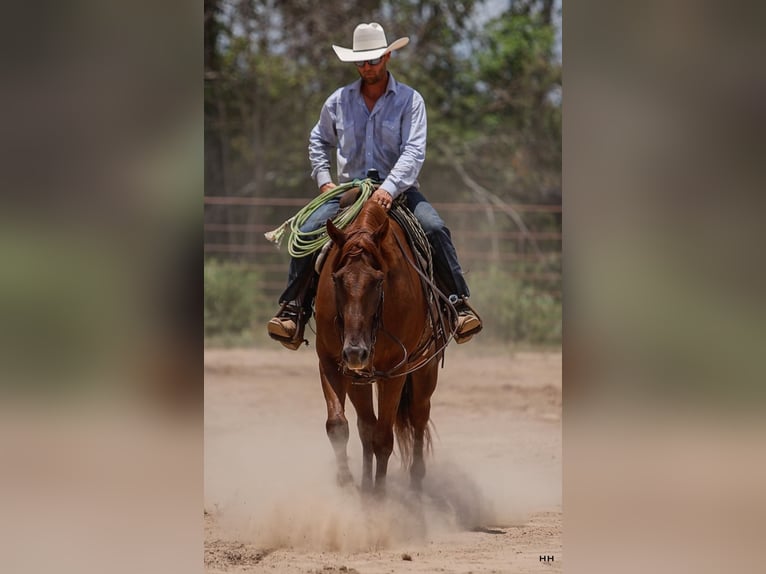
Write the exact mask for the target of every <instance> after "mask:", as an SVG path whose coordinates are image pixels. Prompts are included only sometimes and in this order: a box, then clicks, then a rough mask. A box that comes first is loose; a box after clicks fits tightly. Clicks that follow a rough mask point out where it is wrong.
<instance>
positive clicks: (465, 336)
mask: <svg viewBox="0 0 766 574" xmlns="http://www.w3.org/2000/svg"><path fill="white" fill-rule="evenodd" d="M456 299H457V300H456V301H452V296H451V297H450V303H452V304H453V306H454V307H455V311H457V313H458V315H457V317H456V319H455V320H456V321H457V322H459V321H460V311H461V309H465V308H467V309H468V310H469V311H470V312H471V314H472V315H473V316H474V317H475V318H476V320H477V321H478V324H477V325H476V326H474V327H472V328H470V329H469V330H467V331H465V332H464V333H457V332H455V342H456V343H457V344H458V345H462V344H463V343H467V342H468V341H470V340H471V339H472V338H473V336H474V335H476V334H477V333H479V332H480V331H481V330H482V329H483V328H484V325H483V323H482V320H481V317H480V316H479V314H478V313H477V312H476V309H474V308H473V307H472V306H471V304H470V303H468V299H467V298H466V297H461V298H459V299H458V298H456Z"/></svg>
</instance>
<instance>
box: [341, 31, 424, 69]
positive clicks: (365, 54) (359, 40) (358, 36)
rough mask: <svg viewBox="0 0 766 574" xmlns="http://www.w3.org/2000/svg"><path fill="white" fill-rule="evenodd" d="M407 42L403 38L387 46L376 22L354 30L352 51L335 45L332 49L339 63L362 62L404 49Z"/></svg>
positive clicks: (407, 39)
mask: <svg viewBox="0 0 766 574" xmlns="http://www.w3.org/2000/svg"><path fill="white" fill-rule="evenodd" d="M409 42H410V39H409V38H407V37H405V38H399V39H398V40H396V41H395V42H392V43H391V44H388V43H387V42H386V33H385V32H384V31H383V26H381V25H380V24H378V23H377V22H371V23H369V24H359V25H358V26H357V27H356V28H355V29H354V48H353V49H352V50H349V49H348V48H341V47H340V46H336V45H335V44H333V46H332V49H333V50H335V53H336V54H337V55H338V58H340V60H341V62H363V61H365V60H374V59H376V58H380V57H381V56H382V55H383V54H387V53H388V52H393V51H394V50H398V49H399V48H404V47H405V46H406V45H407V44H409Z"/></svg>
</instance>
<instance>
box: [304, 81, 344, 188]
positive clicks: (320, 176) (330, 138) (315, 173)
mask: <svg viewBox="0 0 766 574" xmlns="http://www.w3.org/2000/svg"><path fill="white" fill-rule="evenodd" d="M335 105H336V98H335V94H333V95H332V96H330V97H329V98H327V101H326V102H325V103H324V105H323V106H322V111H321V112H320V113H319V121H318V122H317V124H316V125H315V126H314V128H313V129H312V130H311V134H310V135H309V161H310V162H311V177H312V178H314V180H316V182H317V186H319V187H322V186H323V185H324V184H326V183H329V182H331V181H332V174H331V173H330V157H331V156H330V154H331V153H332V150H333V149H334V148H335V147H336V146H337V145H338V136H337V133H336V131H335V111H334V110H335Z"/></svg>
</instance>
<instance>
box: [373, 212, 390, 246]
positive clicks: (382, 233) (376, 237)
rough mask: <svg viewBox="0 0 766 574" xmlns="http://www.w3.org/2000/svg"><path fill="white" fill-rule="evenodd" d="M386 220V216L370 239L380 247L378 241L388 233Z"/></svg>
mask: <svg viewBox="0 0 766 574" xmlns="http://www.w3.org/2000/svg"><path fill="white" fill-rule="evenodd" d="M388 220H389V218H388V216H386V218H385V219H384V220H383V223H381V224H380V227H378V228H377V229H376V230H375V232H374V233H373V234H372V238H373V239H374V240H375V243H376V244H377V245H380V240H381V239H383V238H384V237H385V236H386V233H388Z"/></svg>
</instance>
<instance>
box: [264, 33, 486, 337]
mask: <svg viewBox="0 0 766 574" xmlns="http://www.w3.org/2000/svg"><path fill="white" fill-rule="evenodd" d="M408 43H409V38H406V37H405V38H399V39H398V40H396V41H395V42H393V43H391V44H388V43H387V41H386V35H385V32H384V31H383V27H382V26H381V25H380V24H378V23H375V22H373V23H370V24H359V25H358V26H357V27H356V29H355V30H354V43H353V48H352V49H348V48H342V47H340V46H335V45H333V50H335V53H336V55H337V56H338V58H339V59H340V60H341V61H342V62H353V63H354V64H356V69H357V71H358V72H359V76H360V77H359V79H358V80H357V81H356V82H354V83H353V84H350V85H348V86H345V87H343V88H340V89H338V90H336V91H335V92H334V93H333V94H332V95H331V96H330V97H329V98H328V99H327V100H326V101H325V103H324V106H323V107H322V110H321V112H320V115H319V121H318V122H317V124H316V125H315V126H314V128H313V129H312V130H311V135H310V137H309V159H310V161H311V167H312V169H311V176H312V178H314V179H315V180H316V183H317V185H318V186H319V191H320V193H325V192H327V191H329V190H331V189H333V188H334V187H336V184H335V183H334V182H333V179H332V175H331V173H330V154H331V150H332V149H333V148H335V151H336V158H337V177H338V181H339V182H340V183H346V182H349V181H353V180H354V179H362V178H364V177H365V176H366V174H368V173H370V170H376V171H377V173H378V175H379V178H380V180H382V183H381V184H380V186H379V187H378V189H377V190H376V191H375V192H374V193H373V194H372V196H371V197H370V201H375V202H377V203H379V204H380V205H381V206H382V207H383V208H384V209H385V210H387V211H388V210H389V209H390V208H391V205H392V203H393V201H394V200H395V199H396V198H398V197H399V196H400V195H402V194H403V195H404V198H405V199H404V201H405V205H406V206H407V208H408V209H409V210H410V211H411V212H412V213H413V214H414V215H415V217H416V219H417V220H418V221H419V222H420V225H421V226H422V227H423V230H424V231H425V233H426V236H427V237H428V239H429V242H430V244H431V247H432V251H433V258H434V271H435V275H436V279H437V283H438V284H439V287H440V288H441V289H442V290H443V291H444V292H445V293H446V294H447V295H449V297H450V301H451V302H452V303H453V305H454V306H455V308H456V310H457V312H458V317H457V324H456V325H455V340H456V341H457V343H465V342H467V341H469V340H470V339H471V338H472V337H473V335H475V334H476V333H478V332H479V331H480V330H481V329H482V324H481V320H480V319H479V317H478V316H477V315H476V313H474V311H473V310H472V309H471V308H470V306H469V305H468V303H467V301H466V300H467V299H468V296H469V290H468V285H467V284H466V282H465V279H464V278H463V272H462V269H461V267H460V263H459V262H458V259H457V253H456V251H455V246H454V245H453V244H452V238H451V236H450V231H449V229H447V227H446V226H445V225H444V221H442V219H441V217H439V214H438V213H437V212H436V210H435V209H434V208H433V207H432V206H431V204H430V203H428V201H427V200H426V198H425V197H424V196H423V194H422V193H420V190H419V185H418V181H417V177H418V174H419V172H420V168H421V166H422V165H423V161H424V160H425V156H426V108H425V103H424V101H423V97H422V96H421V95H420V94H419V93H418V92H417V91H416V90H414V89H413V88H411V87H409V86H407V85H405V84H402V83H400V82H398V81H396V79H395V78H394V76H393V74H391V72H389V71H388V70H387V64H388V61H389V59H390V58H391V53H392V52H393V51H394V50H398V49H399V48H403V47H404V46H406V45H407V44H408ZM373 173H374V172H373ZM338 210H339V198H333V199H332V200H330V201H327V202H326V203H323V204H322V205H320V206H319V208H317V210H316V211H315V212H314V213H313V214H312V215H311V216H309V218H308V219H307V221H306V222H305V223H304V224H303V225H302V226H301V229H300V230H301V232H310V231H314V230H316V229H319V228H320V227H322V226H323V225H325V223H326V221H327V220H328V219H331V218H333V217H334V216H335V215H336V214H337V212H338ZM312 263H313V257H311V256H305V257H299V258H296V257H293V258H292V260H291V261H290V270H289V276H288V284H287V288H286V289H285V291H284V292H283V293H282V295H281V296H280V304H281V307H280V310H279V312H278V313H277V315H276V316H275V317H274V318H273V319H271V320H270V321H269V324H268V333H269V335H270V336H271V337H272V338H273V339H276V340H277V341H279V342H280V343H282V344H283V345H284V346H285V347H287V348H289V349H293V350H295V349H297V348H298V347H299V346H300V344H301V343H302V341H303V327H304V325H305V322H306V320H307V319H308V317H310V316H311V304H312V302H313V295H314V293H313V292H312V288H311V286H310V284H311V279H312V275H313V265H312Z"/></svg>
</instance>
